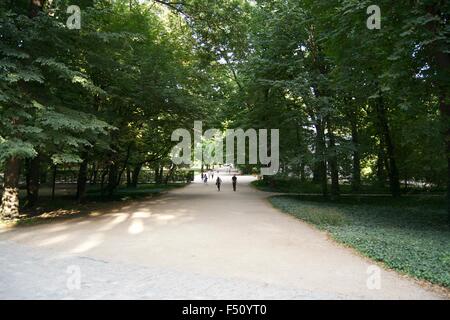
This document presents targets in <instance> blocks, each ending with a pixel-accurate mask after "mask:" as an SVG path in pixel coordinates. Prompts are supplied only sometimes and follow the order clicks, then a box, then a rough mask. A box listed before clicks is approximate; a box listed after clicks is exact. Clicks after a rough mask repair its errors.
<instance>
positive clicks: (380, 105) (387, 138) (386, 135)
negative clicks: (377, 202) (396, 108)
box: [376, 93, 400, 197]
mask: <svg viewBox="0 0 450 320" xmlns="http://www.w3.org/2000/svg"><path fill="white" fill-rule="evenodd" d="M380 94H381V93H380ZM376 108H377V116H378V121H379V129H380V136H381V140H382V142H383V144H384V146H385V147H386V155H387V160H388V166H387V169H388V175H389V187H390V190H391V194H392V196H393V197H399V196H400V175H399V172H398V168H397V162H396V159H395V150H394V143H393V141H392V138H391V131H390V128H389V123H388V118H387V115H386V108H385V105H384V101H383V98H382V97H381V96H380V98H379V99H378V101H377V103H376Z"/></svg>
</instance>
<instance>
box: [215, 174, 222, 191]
mask: <svg viewBox="0 0 450 320" xmlns="http://www.w3.org/2000/svg"><path fill="white" fill-rule="evenodd" d="M221 184H222V179H220V177H217V180H216V186H217V191H220V185H221Z"/></svg>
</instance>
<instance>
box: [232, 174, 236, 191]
mask: <svg viewBox="0 0 450 320" xmlns="http://www.w3.org/2000/svg"><path fill="white" fill-rule="evenodd" d="M231 180H232V181H233V191H234V192H236V184H237V177H236V175H233V178H231Z"/></svg>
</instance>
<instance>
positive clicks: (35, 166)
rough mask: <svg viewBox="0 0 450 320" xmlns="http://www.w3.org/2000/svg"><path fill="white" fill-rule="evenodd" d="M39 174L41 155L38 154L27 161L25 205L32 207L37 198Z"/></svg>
mask: <svg viewBox="0 0 450 320" xmlns="http://www.w3.org/2000/svg"><path fill="white" fill-rule="evenodd" d="M40 176H41V155H40V154H38V155H37V156H36V157H34V158H33V159H30V160H29V161H28V165H27V201H26V207H28V208H33V207H34V206H35V205H36V203H37V201H38V198H39V183H40V180H39V179H40Z"/></svg>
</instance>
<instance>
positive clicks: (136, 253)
mask: <svg viewBox="0 0 450 320" xmlns="http://www.w3.org/2000/svg"><path fill="white" fill-rule="evenodd" d="M222 179H223V180H224V185H223V190H222V192H220V193H219V192H217V191H216V190H215V186H214V185H213V184H212V183H211V184H210V185H204V184H202V183H194V184H192V185H190V186H188V187H186V188H183V189H177V190H173V191H171V192H169V193H168V194H166V195H164V196H162V197H160V198H157V199H152V200H145V201H139V202H135V203H132V204H128V205H124V206H121V207H118V208H116V209H114V210H111V211H109V212H99V213H97V214H96V215H95V216H92V217H89V218H77V219H71V220H67V221H63V222H58V223H52V224H45V225H38V226H33V227H26V228H16V229H1V230H0V299H10V298H18V299H441V298H445V297H444V296H443V295H440V294H439V293H437V292H434V291H431V290H430V289H427V288H423V287H422V286H420V285H419V284H417V283H416V282H415V281H413V280H410V279H407V278H405V277H403V276H401V275H398V274H397V273H395V272H392V271H385V270H379V272H380V273H379V280H380V281H379V284H380V286H379V287H377V286H375V287H373V286H368V285H367V284H368V283H369V284H373V283H374V282H373V281H371V280H373V279H377V278H373V277H374V276H377V272H378V271H377V269H373V266H372V264H373V263H372V262H370V261H369V260H367V259H364V258H361V257H359V256H358V255H356V254H355V253H354V252H353V251H351V250H350V249H347V248H343V247H341V246H339V245H337V244H336V243H334V242H333V241H331V240H329V239H328V238H327V236H326V235H325V234H324V233H322V232H320V231H317V230H315V229H314V228H312V227H311V226H309V225H307V224H305V223H303V222H301V221H299V220H296V219H294V218H293V217H291V216H288V215H285V214H283V213H281V212H279V211H278V210H276V209H274V208H273V207H271V206H270V204H269V203H268V202H267V201H266V200H265V197H267V194H266V193H263V192H259V191H256V190H254V189H252V188H250V187H249V186H248V182H250V181H251V179H252V178H250V177H239V189H238V192H237V193H234V192H232V190H231V185H230V177H227V176H222ZM374 270H375V271H374ZM375 283H377V282H375Z"/></svg>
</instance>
